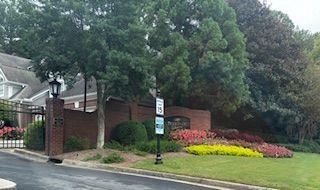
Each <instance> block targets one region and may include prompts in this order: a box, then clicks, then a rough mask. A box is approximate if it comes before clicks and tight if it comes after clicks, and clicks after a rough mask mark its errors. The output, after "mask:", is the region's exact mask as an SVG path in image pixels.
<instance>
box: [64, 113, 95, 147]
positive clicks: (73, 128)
mask: <svg viewBox="0 0 320 190" xmlns="http://www.w3.org/2000/svg"><path fill="white" fill-rule="evenodd" d="M64 125H65V127H64V138H63V140H64V143H65V142H66V140H68V138H70V137H71V136H76V137H81V138H88V139H89V140H90V142H91V143H92V144H93V145H94V144H96V143H97V133H98V126H97V112H93V113H85V112H82V111H76V110H69V109H64Z"/></svg>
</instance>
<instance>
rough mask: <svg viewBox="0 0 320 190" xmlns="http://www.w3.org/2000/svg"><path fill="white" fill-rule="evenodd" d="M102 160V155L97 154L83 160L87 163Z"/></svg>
mask: <svg viewBox="0 0 320 190" xmlns="http://www.w3.org/2000/svg"><path fill="white" fill-rule="evenodd" d="M101 158H102V156H101V154H96V155H94V156H88V157H86V158H85V159H83V161H85V162H87V161H95V160H100V159H101Z"/></svg>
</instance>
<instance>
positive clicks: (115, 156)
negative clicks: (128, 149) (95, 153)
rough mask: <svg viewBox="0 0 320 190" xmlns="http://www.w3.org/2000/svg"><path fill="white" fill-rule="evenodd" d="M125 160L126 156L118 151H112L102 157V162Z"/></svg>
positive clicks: (109, 162)
mask: <svg viewBox="0 0 320 190" xmlns="http://www.w3.org/2000/svg"><path fill="white" fill-rule="evenodd" d="M123 161H124V158H123V157H122V156H121V155H119V154H117V153H112V154H110V155H109V156H107V157H104V158H102V160H101V163H103V164H111V163H120V162H123Z"/></svg>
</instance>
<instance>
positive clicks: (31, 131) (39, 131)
mask: <svg viewBox="0 0 320 190" xmlns="http://www.w3.org/2000/svg"><path fill="white" fill-rule="evenodd" d="M44 130H45V127H44V126H43V122H42V121H35V122H33V123H30V124H28V127H27V130H26V132H25V133H24V135H23V138H24V144H25V146H26V148H28V149H31V150H44Z"/></svg>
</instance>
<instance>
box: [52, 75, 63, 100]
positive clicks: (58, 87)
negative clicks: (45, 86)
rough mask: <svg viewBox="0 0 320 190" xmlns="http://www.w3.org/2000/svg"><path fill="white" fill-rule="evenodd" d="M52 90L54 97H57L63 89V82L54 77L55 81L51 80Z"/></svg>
mask: <svg viewBox="0 0 320 190" xmlns="http://www.w3.org/2000/svg"><path fill="white" fill-rule="evenodd" d="M49 85H50V90H51V94H52V96H53V98H57V97H58V96H59V95H60V90H61V83H60V82H58V81H57V79H54V80H53V81H51V82H49Z"/></svg>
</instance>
